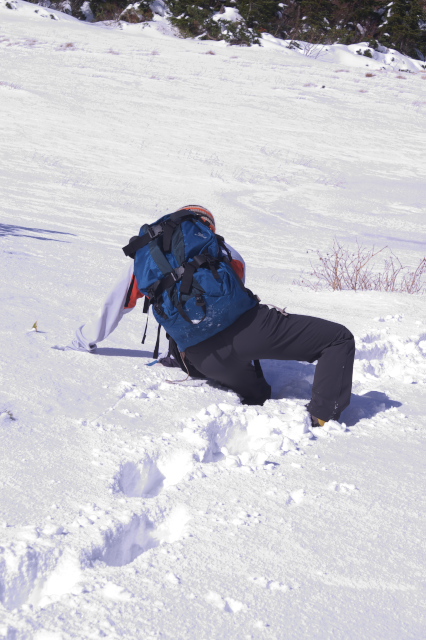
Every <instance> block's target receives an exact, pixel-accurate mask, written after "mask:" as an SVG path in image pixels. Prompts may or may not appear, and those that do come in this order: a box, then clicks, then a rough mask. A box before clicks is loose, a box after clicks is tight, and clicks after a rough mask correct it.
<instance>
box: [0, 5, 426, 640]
mask: <svg viewBox="0 0 426 640" xmlns="http://www.w3.org/2000/svg"><path fill="white" fill-rule="evenodd" d="M14 5H16V7H17V8H16V9H13V10H10V9H7V8H6V7H5V4H4V3H3V2H2V3H1V4H0V25H1V26H0V60H1V67H0V110H1V118H0V128H1V146H0V154H1V156H0V157H1V166H2V171H1V172H0V180H1V193H2V210H3V215H2V222H1V223H0V235H1V236H2V238H1V243H2V246H1V249H2V252H1V260H2V264H3V265H4V266H3V270H2V273H3V278H2V281H1V284H0V287H1V295H2V299H3V301H4V302H3V307H2V314H1V324H0V332H1V336H2V355H3V357H2V365H1V366H2V370H1V376H2V377H1V380H2V384H1V390H0V414H1V416H0V437H1V444H2V447H1V451H0V456H1V467H0V469H1V474H0V491H1V498H0V527H1V529H0V531H1V538H0V545H1V547H0V549H1V555H0V602H1V604H0V637H5V638H7V640H29V639H31V640H32V639H34V640H68V639H69V638H82V639H86V638H87V639H89V638H100V637H103V638H108V639H111V640H113V639H116V638H121V637H125V638H141V639H142V638H143V639H144V640H148V639H151V638H152V639H153V638H172V639H174V640H176V639H179V640H193V639H195V638H196V639H197V640H198V639H206V640H207V639H208V640H211V639H213V638H214V639H219V638H220V639H222V638H231V639H234V638H235V639H240V638H259V639H260V638H265V639H267V640H269V639H275V638H276V639H281V638H289V639H296V638H297V639H301V638H303V639H308V638H309V639H311V638H318V639H321V640H325V639H328V638H336V639H345V640H346V639H358V638H360V637H363V638H374V639H386V640H393V639H395V640H396V639H398V640H401V639H404V640H405V639H409V638H410V639H416V640H418V639H419V638H422V637H424V635H425V633H424V629H425V626H426V620H425V617H426V616H425V607H424V601H425V595H426V594H425V585H426V576H425V557H424V556H425V545H424V537H425V531H426V527H425V511H426V510H425V498H424V486H425V466H424V445H425V426H424V407H425V383H426V357H425V356H426V314H425V310H426V303H425V298H424V297H421V296H409V295H405V294H384V293H378V292H366V293H354V292H350V291H344V292H334V293H333V292H312V291H308V290H305V289H302V288H300V287H298V286H296V285H294V284H292V283H293V281H294V279H297V278H298V277H300V275H301V273H302V271H303V270H306V268H307V267H308V265H309V260H310V259H311V258H312V257H313V256H315V251H316V249H317V248H320V249H324V250H325V249H327V248H329V247H330V246H331V243H332V240H333V237H334V236H337V237H338V238H339V239H340V240H341V241H342V242H343V243H345V244H348V245H353V244H354V243H355V240H356V239H358V240H359V241H360V242H362V243H364V244H369V245H373V244H375V245H376V246H384V245H388V246H389V247H391V248H392V250H393V251H394V252H395V253H396V254H397V255H399V256H400V257H401V259H402V260H403V261H404V262H406V263H407V264H411V265H413V266H414V265H415V264H416V263H417V262H418V260H419V259H420V258H421V257H423V255H424V248H425V205H424V202H425V195H426V194H425V175H424V174H425V169H424V160H423V150H424V148H425V132H424V113H425V107H426V82H425V79H426V74H423V73H422V72H418V73H403V72H400V71H399V70H398V69H396V70H395V69H393V67H392V66H389V65H387V66H386V65H385V69H384V70H381V69H380V66H383V61H379V62H377V64H376V62H375V61H372V60H370V59H367V58H365V57H363V56H358V55H356V53H355V54H354V53H353V52H352V53H351V52H350V50H349V49H348V50H347V51H346V50H343V49H342V48H337V49H332V50H331V51H330V52H328V53H327V57H326V56H325V55H324V56H321V57H320V56H318V57H317V58H315V57H309V56H303V55H301V54H300V52H297V51H291V50H288V49H286V48H285V47H283V46H282V43H280V42H274V41H273V40H272V39H269V41H268V42H267V41H266V40H265V47H264V48H259V47H254V48H250V49H244V48H236V47H226V46H224V45H223V43H215V42H200V41H188V40H181V39H178V38H176V37H173V36H172V35H171V33H170V31H167V26H166V23H165V22H164V21H159V23H158V25H157V27H156V26H155V25H153V26H152V25H151V26H148V27H147V28H141V27H139V26H131V27H129V28H127V29H125V30H124V31H120V30H117V29H113V28H108V27H105V26H100V25H90V24H83V23H81V22H78V21H76V20H73V19H72V18H68V17H67V16H65V15H64V14H60V13H57V12H52V11H50V10H45V9H42V8H40V7H36V6H34V5H29V4H27V3H24V2H18V3H14ZM36 9H38V10H39V13H35V10H36ZM50 14H52V15H54V16H55V17H56V18H57V20H52V19H50V18H49V15H50ZM44 15H45V16H46V17H45V18H43V16H44ZM336 51H337V53H336ZM342 52H343V53H342ZM343 54H344V55H343ZM401 60H402V58H401ZM360 64H361V65H362V66H359V65H360ZM401 64H403V61H402V62H401ZM406 64H407V65H408V67H409V68H411V67H410V65H414V67H415V68H417V69H418V68H419V67H418V66H417V67H416V66H415V65H418V63H417V62H410V61H408V62H406ZM365 65H369V67H367V66H365ZM401 68H402V67H401ZM413 70H414V69H413ZM366 73H373V74H374V75H373V76H372V77H367V76H366ZM197 201H198V202H200V204H203V205H204V206H207V207H209V208H210V209H211V210H212V211H213V212H214V214H215V216H216V218H217V222H218V230H219V232H221V233H223V234H224V235H225V236H226V239H227V240H228V241H229V242H230V243H231V244H232V245H233V246H235V247H236V248H237V249H238V250H239V251H240V252H241V253H242V254H243V256H244V257H245V259H246V262H247V267H248V275H247V280H248V284H249V286H250V287H251V288H252V289H253V290H254V291H255V292H256V293H258V294H259V295H260V296H261V298H262V300H263V301H264V302H272V303H274V304H279V305H282V306H287V308H288V310H289V311H290V312H294V313H307V314H312V315H318V316H322V317H326V318H329V319H332V320H336V321H339V322H342V323H343V324H346V325H347V326H348V327H349V328H350V329H351V330H352V331H353V332H354V334H355V335H356V339H357V359H356V365H355V378H354V390H353V391H354V395H353V401H352V404H351V406H350V407H349V409H348V410H347V411H346V412H345V414H344V415H343V416H342V422H344V424H342V425H338V424H337V423H330V425H328V426H327V427H326V428H325V429H322V430H319V429H317V430H314V431H315V433H312V432H311V431H310V430H309V428H308V426H307V421H306V412H305V410H304V408H303V407H304V404H305V403H306V401H307V399H308V397H309V392H310V384H311V381H312V375H313V370H314V367H313V365H309V364H305V363H278V362H267V363H264V368H265V373H266V375H267V377H268V380H269V381H270V382H271V384H272V386H273V393H274V398H273V399H272V400H271V401H269V402H267V403H266V404H265V406H264V407H263V408H259V407H258V408H248V407H242V406H241V405H240V404H239V400H238V398H237V396H236V395H235V394H233V393H231V392H228V391H226V390H224V389H222V388H220V387H215V386H212V385H209V384H207V383H205V382H201V381H194V380H193V381H189V382H186V383H184V384H170V383H169V382H168V381H169V380H173V381H174V382H176V381H179V380H180V379H181V378H182V377H183V375H182V374H181V372H180V371H177V370H167V369H165V368H163V367H161V366H159V365H152V366H148V365H150V363H151V362H152V358H151V350H152V346H153V343H154V334H155V327H154V323H152V321H151V325H150V331H149V338H148V342H147V344H146V345H144V346H142V345H140V338H141V334H142V331H143V319H142V315H141V309H139V310H135V311H133V312H132V313H131V314H129V315H128V316H127V317H125V319H124V320H123V322H122V324H121V325H120V326H119V328H118V329H117V331H116V332H115V333H114V334H113V335H112V336H111V337H110V338H109V339H108V340H107V341H105V342H104V343H102V344H101V345H99V349H98V351H97V353H96V354H85V353H79V352H71V351H63V350H62V349H61V348H62V347H64V346H65V345H67V344H69V343H70V341H71V340H72V337H73V334H74V331H75V329H76V328H77V326H79V325H80V324H82V323H83V322H85V321H86V320H88V319H89V318H90V316H91V315H92V314H93V313H94V312H95V311H96V309H97V307H98V306H99V305H100V303H101V301H102V299H103V297H104V295H105V294H106V293H107V292H108V288H109V287H110V286H111V284H112V283H113V282H114V280H115V278H116V276H117V274H118V272H119V270H120V269H121V268H122V266H123V265H125V264H126V261H125V258H124V257H123V255H122V252H121V250H120V247H121V246H123V245H124V244H125V243H126V242H127V240H128V238H129V237H130V236H131V235H134V233H135V232H136V231H137V230H138V228H139V226H140V224H141V223H142V222H145V221H147V220H153V219H155V217H158V216H159V215H161V214H163V213H165V212H168V211H172V210H174V209H176V208H177V207H178V206H180V205H184V204H187V203H188V202H197ZM35 321H37V322H38V329H39V330H38V331H34V330H31V327H32V326H33V324H34V322H35ZM58 347H59V348H58Z"/></svg>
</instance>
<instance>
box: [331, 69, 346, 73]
mask: <svg viewBox="0 0 426 640" xmlns="http://www.w3.org/2000/svg"><path fill="white" fill-rule="evenodd" d="M334 73H349V69H335V71H334Z"/></svg>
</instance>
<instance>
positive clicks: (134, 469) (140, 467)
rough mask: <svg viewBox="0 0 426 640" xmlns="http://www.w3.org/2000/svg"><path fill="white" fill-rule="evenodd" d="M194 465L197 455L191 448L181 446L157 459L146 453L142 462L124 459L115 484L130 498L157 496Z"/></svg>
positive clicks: (177, 481) (180, 478) (181, 477)
mask: <svg viewBox="0 0 426 640" xmlns="http://www.w3.org/2000/svg"><path fill="white" fill-rule="evenodd" d="M193 468H194V460H193V456H192V454H191V452H190V451H188V450H177V451H174V452H172V453H171V454H169V455H168V456H162V457H159V458H157V459H155V458H154V457H152V456H150V455H149V454H146V455H145V457H144V458H143V459H142V460H140V461H138V462H132V461H128V462H125V463H123V464H122V465H121V468H120V471H119V473H118V477H117V478H116V482H115V485H116V486H117V487H118V490H119V491H121V492H122V493H124V494H125V495H126V496H128V497H130V498H153V497H155V496H157V495H158V494H159V493H160V492H161V491H162V490H163V489H166V488H167V487H171V486H174V485H176V484H178V483H179V482H180V481H181V480H182V479H183V478H184V477H185V476H186V475H187V474H189V473H190V472H191V471H192V470H193Z"/></svg>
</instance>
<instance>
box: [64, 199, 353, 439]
mask: <svg viewBox="0 0 426 640" xmlns="http://www.w3.org/2000/svg"><path fill="white" fill-rule="evenodd" d="M187 220H190V221H191V224H192V223H193V224H195V225H197V224H198V227H197V229H196V230H198V231H197V233H196V234H195V235H197V236H201V237H202V238H208V240H209V242H210V240H212V241H213V240H214V241H215V242H216V244H217V246H218V247H219V254H218V255H217V256H216V257H214V256H212V255H210V254H209V252H208V251H207V250H203V253H202V254H201V255H197V256H195V255H194V256H190V257H191V258H192V260H191V261H189V258H188V257H186V259H185V261H182V263H181V265H182V266H180V267H178V268H175V269H172V266H170V264H169V263H168V262H167V261H166V264H168V265H169V267H170V269H172V271H173V273H172V272H170V273H167V270H166V271H163V272H162V274H164V273H165V274H166V275H162V279H161V280H158V281H156V282H155V283H154V285H155V287H156V289H155V288H153V286H154V285H153V286H151V288H147V287H145V289H148V292H149V294H148V293H147V296H148V299H149V302H151V303H152V304H153V306H154V312H157V313H155V315H156V318H157V319H158V320H159V322H160V324H163V320H162V319H163V318H164V319H165V321H164V324H166V321H167V320H170V318H169V317H168V316H167V314H166V313H165V312H164V309H162V308H161V305H160V306H159V303H158V300H160V302H163V295H164V293H165V292H168V293H170V292H172V291H173V292H174V291H175V285H176V284H177V283H178V282H179V283H180V293H179V296H178V297H177V298H176V297H175V298H173V295H174V293H173V295H172V293H170V300H172V299H175V300H178V301H180V300H181V299H182V294H183V293H186V290H185V292H184V287H187V291H188V293H189V294H191V286H194V285H193V281H195V277H194V273H197V274H198V275H199V273H201V272H198V271H197V270H199V269H200V268H204V271H205V272H206V273H207V275H208V276H209V277H210V278H212V277H213V276H214V278H215V280H216V281H220V280H222V281H224V277H223V274H222V275H221V274H220V273H219V272H220V269H221V268H222V267H223V263H226V264H227V265H228V266H227V267H226V268H227V269H228V280H229V267H231V268H232V269H231V273H234V272H235V274H237V278H236V277H235V275H233V276H232V277H231V280H237V281H238V282H239V285H240V287H241V288H242V290H243V291H244V292H245V294H244V295H246V296H249V297H248V298H245V300H249V304H248V305H247V304H246V305H245V307H244V304H242V305H241V311H239V309H240V307H239V305H238V304H235V303H234V305H232V301H234V300H235V299H236V298H235V295H234V297H232V296H231V295H230V297H229V299H228V301H226V299H225V305H227V307H226V308H225V311H224V312H222V313H225V316H224V317H226V318H231V321H228V322H227V323H226V322H225V323H223V322H221V323H218V324H217V326H215V327H213V329H212V319H214V318H215V317H216V316H217V314H216V315H215V313H212V314H211V317H210V321H209V322H204V323H203V322H202V320H204V319H205V318H207V311H206V308H205V307H206V304H205V300H204V296H203V295H200V285H199V282H198V281H195V284H196V286H197V291H196V292H195V293H194V294H193V295H192V297H193V298H196V300H197V303H196V304H197V305H198V307H195V306H194V305H193V308H194V309H198V312H199V313H201V311H200V309H199V307H202V308H203V311H204V317H202V318H201V319H198V320H193V319H191V318H188V313H189V310H188V309H186V307H185V306H183V305H184V304H185V303H183V304H181V303H180V302H179V303H177V305H176V306H177V307H180V308H179V313H180V314H181V316H182V317H183V318H184V319H186V320H187V321H188V323H189V324H186V327H187V328H188V330H190V331H191V339H190V340H188V339H187V340H186V341H185V342H182V340H181V338H180V337H178V336H177V335H173V334H174V325H173V324H172V325H171V326H172V328H168V326H167V324H166V330H167V331H168V333H169V334H170V335H169V336H168V337H169V341H170V347H169V353H168V355H167V356H166V357H165V358H160V362H162V364H164V365H166V366H181V368H182V369H184V370H185V371H186V372H187V373H188V374H189V375H192V376H201V377H205V378H208V379H211V380H213V381H215V382H218V383H220V384H222V385H224V386H226V387H229V388H230V389H232V390H233V391H235V392H236V393H238V394H239V395H240V396H241V398H242V402H243V403H244V404H253V405H256V404H258V405H262V404H263V403H264V402H265V401H266V400H268V399H269V398H270V397H271V387H270V385H269V384H268V382H267V381H266V380H265V378H264V376H263V372H262V369H261V367H260V364H259V360H298V361H306V362H310V363H312V362H314V361H316V360H317V361H318V363H317V366H316V370H315V376H314V381H313V387H312V399H311V400H310V402H309V404H308V405H307V409H308V411H309V413H310V415H311V421H312V425H313V426H314V427H318V426H323V425H324V424H325V422H327V421H328V420H338V419H339V417H340V414H341V412H342V411H343V410H344V409H345V408H346V407H347V406H348V405H349V402H350V396H351V387H352V369H353V361H354V353H355V343H354V338H353V335H352V334H351V332H350V331H349V330H348V329H346V327H344V326H342V325H340V324H336V323H334V322H329V321H328V320H322V319H320V318H315V317H311V316H302V315H296V314H289V313H286V312H285V311H283V310H281V309H278V308H276V307H273V308H270V307H269V306H268V305H265V304H260V302H259V300H258V299H257V298H256V297H255V296H253V294H252V293H251V292H250V291H248V290H247V289H245V288H244V285H243V284H242V283H243V282H244V277H245V263H244V260H243V258H242V257H241V256H240V254H239V253H238V252H237V251H235V249H233V248H232V247H230V246H229V245H227V244H226V243H224V241H223V238H221V237H220V236H217V235H216V234H215V220H214V217H213V214H212V213H211V212H210V211H209V210H208V209H205V208H204V207H201V206H198V205H188V206H186V207H182V208H181V209H179V210H178V211H177V212H175V213H174V214H171V215H168V216H164V218H162V219H161V220H160V221H158V222H157V223H155V224H154V225H151V226H148V225H145V226H144V227H142V229H141V233H140V236H136V237H134V238H132V239H131V241H130V244H129V245H128V246H127V247H125V248H124V251H125V253H126V255H130V256H131V257H133V258H135V256H136V255H137V260H135V262H136V265H134V264H133V263H132V264H130V265H129V267H128V268H127V269H126V271H125V273H124V274H123V275H122V276H121V278H120V279H119V281H118V282H117V283H116V285H115V287H114V289H113V290H112V291H111V293H110V294H109V296H108V297H107V299H106V300H105V302H104V305H103V307H102V308H101V310H100V312H99V314H98V316H97V317H96V318H95V319H94V320H92V321H91V322H89V323H87V324H85V325H83V326H82V327H80V328H79V329H78V330H77V332H76V337H75V339H74V340H73V342H72V344H71V345H70V347H69V348H70V349H77V350H85V351H94V350H95V349H96V345H97V343H98V342H101V341H102V340H104V339H105V338H106V337H107V336H108V335H110V333H111V332H112V331H114V329H115V328H116V327H117V325H118V323H119V322H120V320H121V319H122V317H123V316H124V315H125V314H126V313H128V312H129V311H131V310H132V309H134V308H135V305H136V303H137V300H138V299H139V298H142V297H143V295H144V294H143V293H142V292H141V291H140V289H139V285H140V286H141V289H143V288H144V287H143V286H142V285H141V282H142V276H141V275H140V276H138V280H137V278H136V275H135V270H136V268H137V264H138V261H139V267H138V268H139V269H140V268H141V267H140V264H141V259H142V258H140V257H139V256H142V255H143V254H142V253H140V251H141V250H143V248H144V247H145V246H146V245H148V244H149V243H152V242H153V241H154V240H155V242H156V245H155V250H153V248H152V247H151V248H149V246H148V248H147V253H146V254H144V255H145V256H149V258H144V260H145V262H146V261H147V260H148V259H149V260H152V256H155V261H156V262H158V251H159V249H158V247H160V249H161V250H162V252H161V256H160V260H159V263H160V264H163V263H164V257H165V255H166V254H167V255H168V256H169V258H170V253H168V252H171V251H174V250H175V249H176V246H177V243H176V241H175V242H174V245H173V244H172V237H173V234H174V233H175V230H176V228H178V227H179V228H180V227H182V228H183V227H184V225H183V222H184V221H187ZM194 220H195V222H194ZM200 222H201V223H202V225H201V227H200ZM203 225H204V226H203ZM167 227H168V228H167ZM166 228H167V229H166ZM191 228H192V227H191V225H189V226H188V225H187V226H186V227H185V229H186V230H188V229H191ZM206 228H208V229H209V231H208V232H205V234H204V235H203V231H205V229H206ZM200 231H201V232H200ZM167 233H168V234H169V237H168V239H167V240H166V234H167ZM186 233H189V231H186ZM160 236H161V238H160ZM158 238H159V239H158ZM159 242H161V244H158V243H159ZM189 243H190V241H189V240H188V238H186V237H185V243H183V242H182V243H181V245H182V246H183V245H185V251H186V250H187V245H188V244H189ZM166 244H167V251H166V250H165V248H164V247H165V245H166ZM210 246H211V245H210ZM132 252H133V253H132ZM138 252H139V253H138ZM155 252H156V253H155ZM213 253H214V251H213ZM197 260H198V262H197ZM162 261H163V262H162ZM142 266H143V268H145V263H143V265H142ZM163 266H164V264H163ZM189 267H190V268H189ZM150 269H151V271H152V265H151V266H150ZM185 270H186V271H187V272H188V271H189V272H190V274H189V277H187V276H188V273H187V274H186V275H185ZM148 271H149V269H148ZM151 271H149V273H151ZM210 271H211V272H212V274H213V276H211V275H210ZM138 273H139V274H140V273H141V271H140V270H139V271H138ZM171 276H173V277H172V278H171ZM200 277H202V274H201V276H200ZM198 279H199V278H198ZM163 281H166V282H167V287H166V285H165V284H164V282H163ZM184 281H185V284H184ZM188 282H190V285H188ZM207 282H208V280H207ZM212 282H213V280H212ZM159 284H161V287H160V286H159ZM159 291H160V297H158V295H159V294H158V292H159ZM201 291H202V293H203V294H206V291H205V290H203V289H202V287H201ZM236 291H237V292H238V291H239V292H240V293H241V289H238V287H237V289H236ZM234 294H235V290H234ZM150 295H152V298H151V297H150ZM207 295H208V292H207ZM242 295H243V294H242ZM222 297H223V296H222ZM190 298H191V295H189V296H188V300H187V303H188V301H189V300H190ZM154 302H155V304H154ZM222 304H223V301H222ZM169 306H170V301H169ZM187 306H190V305H188V304H187ZM247 307H248V308H247ZM226 314H227V315H226ZM177 318H178V319H179V320H180V322H181V324H184V325H185V323H184V322H183V321H182V319H181V318H180V316H179V315H177ZM175 324H176V325H177V324H178V323H175ZM222 326H224V328H223V329H222V328H221V327H222ZM206 327H207V330H210V334H212V333H213V335H209V337H207V338H206ZM209 328H210V329H209ZM203 332H204V333H203ZM187 333H188V332H187ZM207 335H208V334H207ZM174 338H176V341H175V340H174ZM179 341H180V345H182V344H183V348H182V347H181V346H180V345H179ZM178 345H179V346H178Z"/></svg>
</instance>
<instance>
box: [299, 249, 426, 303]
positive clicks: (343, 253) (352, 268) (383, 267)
mask: <svg viewBox="0 0 426 640" xmlns="http://www.w3.org/2000/svg"><path fill="white" fill-rule="evenodd" d="M385 251H386V252H387V256H386V254H385V256H386V257H384V260H383V261H382V263H381V264H380V265H377V261H376V260H374V259H375V258H376V256H378V255H379V254H382V253H383V252H385ZM317 257H318V261H319V262H318V263H317V264H313V263H312V262H311V269H312V270H311V271H310V273H308V274H307V275H306V276H303V277H302V278H301V279H300V280H295V281H294V284H299V285H302V286H305V287H308V288H309V289H313V290H314V291H320V290H321V289H332V290H333V291H341V290H343V289H350V290H352V291H391V292H398V293H418V294H423V293H426V282H425V276H426V258H423V259H422V260H420V262H419V264H418V266H417V267H416V268H415V269H414V270H413V269H412V268H411V267H408V266H404V265H403V264H402V263H401V261H400V259H399V258H397V256H395V254H394V253H393V252H392V251H391V250H390V249H389V248H388V247H382V249H377V250H376V249H375V247H371V248H369V247H365V246H363V245H360V244H359V243H358V242H357V244H356V248H355V249H350V248H348V247H345V246H343V245H342V244H340V242H339V241H338V240H337V239H336V238H335V239H334V242H333V247H332V249H331V250H330V251H329V252H328V253H325V254H324V253H322V252H321V251H317Z"/></svg>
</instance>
